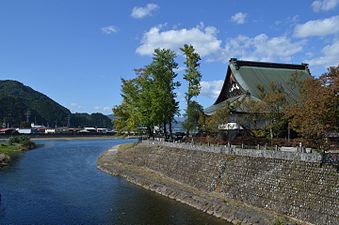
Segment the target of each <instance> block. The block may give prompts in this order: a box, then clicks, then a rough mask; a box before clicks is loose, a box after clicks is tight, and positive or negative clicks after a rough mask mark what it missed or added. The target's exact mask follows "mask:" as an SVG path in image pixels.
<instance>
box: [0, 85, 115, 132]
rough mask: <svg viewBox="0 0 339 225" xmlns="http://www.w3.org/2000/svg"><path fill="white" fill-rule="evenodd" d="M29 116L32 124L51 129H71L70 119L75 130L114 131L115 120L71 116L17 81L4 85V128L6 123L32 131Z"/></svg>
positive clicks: (0, 114)
mask: <svg viewBox="0 0 339 225" xmlns="http://www.w3.org/2000/svg"><path fill="white" fill-rule="evenodd" d="M27 112H28V113H29V114H30V116H29V118H30V122H32V121H34V122H35V121H36V122H37V123H38V124H44V125H49V126H50V127H54V126H55V125H58V126H67V124H68V117H69V116H70V115H71V118H70V119H71V120H70V122H71V124H70V125H71V126H73V127H83V126H96V127H108V128H111V127H112V122H111V120H110V119H109V118H107V117H106V116H105V115H103V114H101V113H93V114H91V115H89V114H87V113H75V114H71V112H70V111H69V110H68V109H66V108H65V107H63V106H61V105H59V104H58V103H57V102H55V101H53V100H52V99H50V98H49V97H47V96H46V95H44V94H42V93H40V92H37V91H35V90H33V89H32V88H30V87H28V86H25V85H23V84H21V83H19V82H17V81H11V80H5V81H0V126H1V125H2V123H3V124H4V125H5V126H7V124H9V125H10V126H11V127H22V128H30V122H26V114H27Z"/></svg>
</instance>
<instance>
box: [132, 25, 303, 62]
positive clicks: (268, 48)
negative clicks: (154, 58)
mask: <svg viewBox="0 0 339 225" xmlns="http://www.w3.org/2000/svg"><path fill="white" fill-rule="evenodd" d="M162 28H163V27H161V26H157V27H152V28H151V29H150V30H149V31H147V32H145V33H144V35H143V38H142V40H141V43H140V46H139V47H138V48H137V49H136V52H137V53H138V54H140V55H152V54H153V52H154V49H156V48H169V49H172V50H174V51H175V52H177V53H180V50H179V48H180V47H182V46H183V45H184V44H191V45H193V46H194V48H195V49H196V50H197V52H198V53H199V54H200V55H201V56H202V57H205V59H207V61H224V62H226V61H228V60H229V59H230V58H232V57H237V58H241V59H246V60H257V61H284V62H290V61H291V58H292V56H293V55H295V54H296V53H299V52H301V51H302V49H303V45H304V44H305V41H297V42H294V41H292V40H291V39H290V38H288V37H287V36H277V37H269V36H268V35H266V34H259V35H257V36H254V37H248V36H244V35H239V36H238V37H235V38H230V39H228V40H226V42H225V44H224V45H222V41H221V40H220V39H218V37H217V34H218V31H217V29H216V28H215V27H213V26H206V27H205V26H204V25H203V24H200V25H198V26H196V27H193V28H183V29H177V30H176V29H172V30H164V31H163V30H162Z"/></svg>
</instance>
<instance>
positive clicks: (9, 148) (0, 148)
mask: <svg viewBox="0 0 339 225" xmlns="http://www.w3.org/2000/svg"><path fill="white" fill-rule="evenodd" d="M21 150H22V146H21V144H12V145H10V144H0V154H1V153H3V154H5V155H13V154H14V153H16V152H19V151H21Z"/></svg>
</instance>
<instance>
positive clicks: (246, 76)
mask: <svg viewBox="0 0 339 225" xmlns="http://www.w3.org/2000/svg"><path fill="white" fill-rule="evenodd" d="M230 68H231V70H232V72H233V74H234V77H235V79H236V80H237V81H238V83H239V84H240V86H241V87H242V88H243V89H244V90H245V91H247V92H249V93H250V94H251V95H252V96H254V97H256V98H259V96H258V85H262V86H263V87H264V88H265V90H269V85H270V83H272V82H274V83H276V84H278V85H281V86H282V87H283V88H284V90H285V91H286V93H287V95H288V96H289V97H297V95H298V93H299V91H298V90H297V89H296V88H295V87H294V86H293V85H291V79H292V77H293V76H298V77H299V79H301V80H304V79H306V78H307V77H309V76H310V74H309V72H308V71H307V70H296V69H279V68H265V67H250V66H242V67H240V68H239V70H236V69H235V68H234V65H230Z"/></svg>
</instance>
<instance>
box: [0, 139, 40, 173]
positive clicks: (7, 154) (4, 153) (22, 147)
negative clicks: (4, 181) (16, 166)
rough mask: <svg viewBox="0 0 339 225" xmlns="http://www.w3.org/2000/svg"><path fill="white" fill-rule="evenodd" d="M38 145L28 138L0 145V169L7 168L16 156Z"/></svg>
mask: <svg viewBox="0 0 339 225" xmlns="http://www.w3.org/2000/svg"><path fill="white" fill-rule="evenodd" d="M35 147H36V145H35V143H34V142H32V141H31V140H30V139H29V138H27V137H24V136H22V137H15V138H11V139H9V140H8V141H7V142H5V143H1V144H0V168H1V167H4V166H7V165H8V164H9V163H10V161H11V157H13V156H14V155H15V154H17V153H19V152H22V151H27V150H31V149H33V148H35Z"/></svg>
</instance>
